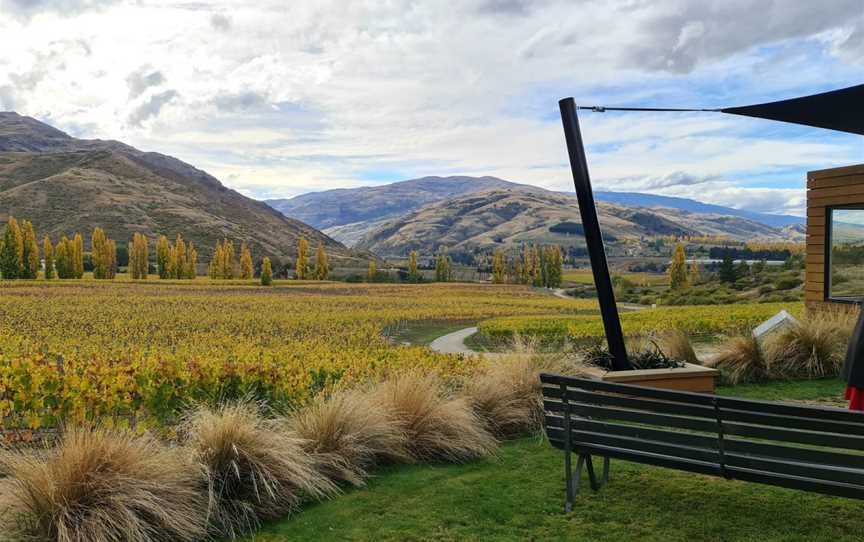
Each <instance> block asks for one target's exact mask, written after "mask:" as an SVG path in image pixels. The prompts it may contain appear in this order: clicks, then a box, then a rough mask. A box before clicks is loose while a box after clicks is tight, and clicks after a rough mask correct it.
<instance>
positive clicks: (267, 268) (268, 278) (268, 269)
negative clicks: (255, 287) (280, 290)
mask: <svg viewBox="0 0 864 542" xmlns="http://www.w3.org/2000/svg"><path fill="white" fill-rule="evenodd" d="M271 284H273V268H272V266H271V265H270V258H268V257H267V256H264V259H263V260H262V261H261V285H262V286H270V285H271Z"/></svg>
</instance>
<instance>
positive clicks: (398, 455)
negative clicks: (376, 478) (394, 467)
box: [289, 391, 411, 486]
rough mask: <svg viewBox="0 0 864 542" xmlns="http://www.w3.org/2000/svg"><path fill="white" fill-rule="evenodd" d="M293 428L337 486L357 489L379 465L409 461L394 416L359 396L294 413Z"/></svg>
mask: <svg viewBox="0 0 864 542" xmlns="http://www.w3.org/2000/svg"><path fill="white" fill-rule="evenodd" d="M289 427H290V428H291V429H292V430H293V431H294V432H296V434H297V435H298V436H299V437H301V438H302V439H304V447H305V449H306V450H307V451H308V452H309V453H310V454H311V455H312V456H313V457H314V459H315V461H316V464H317V466H318V469H319V470H320V471H321V472H322V473H323V474H324V475H326V476H327V477H328V478H330V479H331V480H334V481H336V482H347V483H350V484H353V485H357V486H359V485H362V484H363V481H364V479H365V478H366V477H367V473H368V471H369V470H370V469H371V468H373V467H375V466H376V465H377V464H380V463H406V462H410V461H411V456H410V454H409V453H408V450H407V449H406V448H405V433H404V432H403V430H402V428H401V427H400V424H399V423H398V422H397V420H396V418H395V416H393V415H392V414H389V413H388V412H387V411H386V410H385V409H384V407H383V405H382V404H381V403H380V402H379V401H375V400H374V398H373V397H371V396H370V395H369V394H366V393H362V392H360V391H342V392H337V393H336V394H334V395H332V396H330V397H326V398H325V397H319V398H317V399H316V400H315V401H313V402H312V403H311V404H310V405H308V406H306V407H304V408H303V409H302V410H300V411H298V412H296V413H295V414H294V416H293V417H292V419H291V420H290V422H289Z"/></svg>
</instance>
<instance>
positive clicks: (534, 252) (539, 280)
mask: <svg viewBox="0 0 864 542" xmlns="http://www.w3.org/2000/svg"><path fill="white" fill-rule="evenodd" d="M531 283H532V284H533V285H534V286H543V268H542V263H541V262H540V250H538V249H537V245H532V246H531Z"/></svg>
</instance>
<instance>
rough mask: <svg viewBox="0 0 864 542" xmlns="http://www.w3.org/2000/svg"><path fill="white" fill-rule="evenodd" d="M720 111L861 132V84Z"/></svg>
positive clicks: (863, 122)
mask: <svg viewBox="0 0 864 542" xmlns="http://www.w3.org/2000/svg"><path fill="white" fill-rule="evenodd" d="M720 111H722V112H724V113H732V114H733V115H744V116H746V117H757V118H760V119H771V120H779V121H781V122H791V123H794V124H804V125H805V126H816V127H817V128H827V129H829V130H837V131H839V132H849V133H850V134H859V135H864V85H857V86H854V87H849V88H843V89H840V90H832V91H830V92H822V93H821V94H813V95H811V96H803V97H801V98H792V99H789V100H780V101H779V102H769V103H764V104H758V105H745V106H744V107H727V108H725V109H721V110H720Z"/></svg>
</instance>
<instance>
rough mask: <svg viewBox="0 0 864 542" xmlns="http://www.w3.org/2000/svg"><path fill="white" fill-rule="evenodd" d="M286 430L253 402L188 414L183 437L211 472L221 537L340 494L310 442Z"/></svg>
mask: <svg viewBox="0 0 864 542" xmlns="http://www.w3.org/2000/svg"><path fill="white" fill-rule="evenodd" d="M284 425H285V422H284V421H279V420H265V419H264V417H263V416H262V415H261V408H260V406H259V405H256V404H254V403H250V402H239V403H233V404H227V405H223V406H221V407H219V408H216V409H213V408H207V407H199V408H198V409H196V410H194V411H192V412H191V413H190V414H189V415H188V417H187V419H186V420H185V422H184V424H183V425H182V427H181V434H182V435H183V436H184V437H185V440H186V444H187V446H188V447H189V448H190V450H191V451H192V453H193V455H194V457H195V458H196V459H197V460H198V462H200V464H201V465H202V468H203V470H204V472H205V475H206V478H207V485H208V490H209V491H208V494H209V500H210V524H211V528H212V530H213V531H215V534H219V535H222V536H228V537H231V538H236V537H237V536H239V535H240V534H242V533H245V532H248V531H250V530H252V529H253V528H255V527H256V526H257V525H258V524H259V522H260V521H261V520H267V519H275V518H279V517H282V516H285V515H288V514H289V513H290V512H292V511H294V510H295V509H296V507H297V506H298V505H299V504H300V503H301V502H302V500H303V499H304V497H311V498H324V497H327V496H329V495H332V494H334V493H336V492H337V488H336V486H335V485H334V484H333V483H332V482H330V481H329V480H328V479H327V478H325V477H324V476H323V475H322V474H320V473H319V472H318V471H317V469H316V464H315V460H314V459H313V458H312V457H311V456H310V455H309V454H308V453H306V451H305V449H304V444H305V443H304V441H303V440H302V439H300V438H298V437H296V436H295V435H292V434H291V433H289V432H287V431H284Z"/></svg>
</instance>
